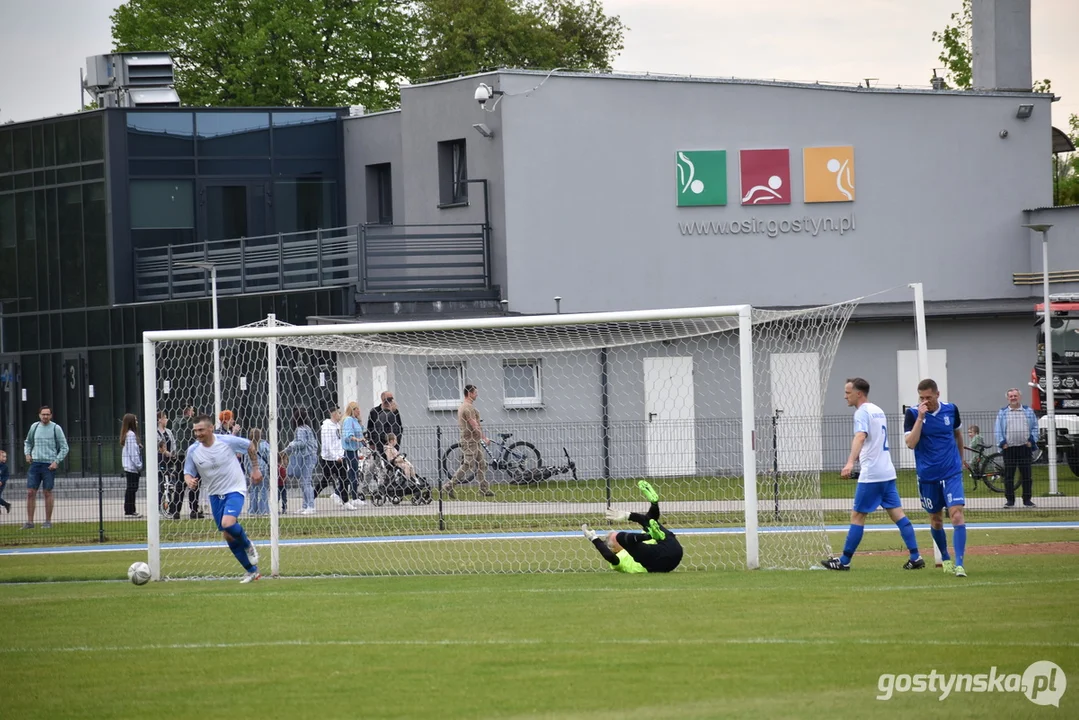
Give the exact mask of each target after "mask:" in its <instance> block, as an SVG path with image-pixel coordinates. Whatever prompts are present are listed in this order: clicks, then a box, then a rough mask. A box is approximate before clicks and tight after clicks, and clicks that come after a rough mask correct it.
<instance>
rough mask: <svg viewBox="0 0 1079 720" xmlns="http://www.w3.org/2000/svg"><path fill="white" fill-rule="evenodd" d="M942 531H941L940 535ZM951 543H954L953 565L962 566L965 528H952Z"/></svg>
mask: <svg viewBox="0 0 1079 720" xmlns="http://www.w3.org/2000/svg"><path fill="white" fill-rule="evenodd" d="M943 532H944V531H943V530H941V533H943ZM952 542H954V543H955V564H956V565H962V564H963V555H964V554H965V553H966V551H967V526H966V525H956V526H955V527H954V528H952Z"/></svg>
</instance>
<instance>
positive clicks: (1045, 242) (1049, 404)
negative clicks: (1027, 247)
mask: <svg viewBox="0 0 1079 720" xmlns="http://www.w3.org/2000/svg"><path fill="white" fill-rule="evenodd" d="M1023 227H1025V228H1028V229H1030V230H1033V231H1035V232H1040V233H1041V234H1042V295H1043V296H1044V297H1043V299H1042V302H1043V305H1042V332H1043V334H1044V335H1045V405H1046V412H1045V417H1046V419H1047V425H1048V427H1047V428H1046V431H1047V432H1048V434H1049V494H1050V495H1059V494H1060V492H1059V490H1058V487H1057V422H1056V398H1055V397H1054V396H1053V327H1052V324H1053V323H1052V317H1053V313H1052V311H1051V310H1050V305H1049V228H1051V227H1053V226H1052V225H1047V224H1034V225H1024V226H1023Z"/></svg>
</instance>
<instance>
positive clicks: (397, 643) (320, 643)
mask: <svg viewBox="0 0 1079 720" xmlns="http://www.w3.org/2000/svg"><path fill="white" fill-rule="evenodd" d="M522 645H533V646H535V645H550V646H554V647H564V646H566V645H588V646H595V645H616V646H617V645H674V646H679V645H697V646H709V645H810V646H811V645H825V646H844V645H853V646H857V645H874V646H919V647H920V646H924V645H938V646H945V647H987V648H995V647H1014V648H1076V647H1079V643H1076V642H1016V641H1010V640H999V641H998V640H992V641H979V640H933V639H923V638H918V639H909V640H907V639H899V638H895V639H886V638H863V639H853V640H843V639H835V638H764V637H756V638H674V639H671V638H654V639H648V638H625V639H621V638H613V639H606V640H597V639H586V640H572V639H553V640H545V639H539V638H496V639H490V640H450V639H423V638H420V639H415V640H266V641H253V642H238V643H211V642H207V643H164V644H158V643H155V644H147V645H96V646H95V645H69V646H61V647H21V648H20V647H0V653H5V654H41V653H83V652H85V653H121V652H136V651H140V650H143V651H146V650H148V651H160V650H223V649H224V650H242V649H251V648H277V647H282V648H287V647H314V648H322V647H325V648H332V647H461V646H464V647H499V646H522Z"/></svg>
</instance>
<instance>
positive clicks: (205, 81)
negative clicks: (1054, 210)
mask: <svg viewBox="0 0 1079 720" xmlns="http://www.w3.org/2000/svg"><path fill="white" fill-rule="evenodd" d="M624 31H625V26H623V25H622V23H621V21H620V20H619V19H618V17H615V16H607V15H606V14H605V13H604V12H603V6H602V4H601V3H600V1H599V0H128V2H127V3H125V4H123V5H121V6H120V7H118V8H117V9H116V11H115V12H114V13H113V14H112V35H113V49H114V50H115V51H117V52H125V51H128V52H130V51H163V52H168V53H170V54H171V55H172V58H173V62H174V64H175V75H176V90H177V92H178V93H179V95H180V98H181V100H182V101H183V103H184V104H185V105H196V106H197V105H225V106H228V105H233V106H260V105H261V106H275V105H302V106H308V107H315V106H327V107H329V106H342V105H354V104H359V105H363V106H365V107H367V108H370V109H384V108H389V107H395V106H396V105H397V104H398V102H399V97H400V96H399V93H398V85H400V84H401V83H403V82H407V81H409V80H416V79H418V78H423V77H432V76H442V75H450V74H460V73H467V72H475V71H477V70H481V69H486V68H491V67H501V66H513V67H539V68H553V67H568V68H587V69H593V68H606V67H608V66H609V65H610V63H611V61H612V60H613V58H614V56H615V55H616V54H617V53H618V52H619V51H620V50H621V49H622V35H623V33H624Z"/></svg>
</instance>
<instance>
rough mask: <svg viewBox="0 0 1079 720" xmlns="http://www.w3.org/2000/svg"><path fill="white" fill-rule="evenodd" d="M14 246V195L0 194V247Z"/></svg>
mask: <svg viewBox="0 0 1079 720" xmlns="http://www.w3.org/2000/svg"><path fill="white" fill-rule="evenodd" d="M14 247H15V196H14V195H13V194H11V193H8V194H7V195H0V249H4V248H7V249H10V248H14Z"/></svg>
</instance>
